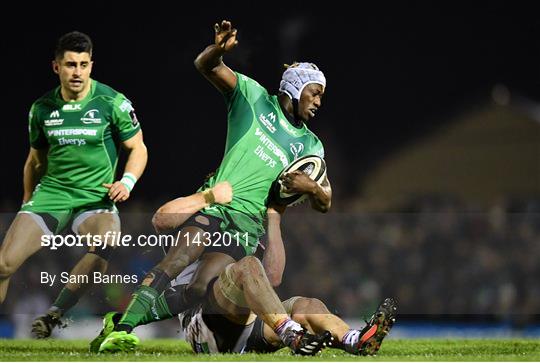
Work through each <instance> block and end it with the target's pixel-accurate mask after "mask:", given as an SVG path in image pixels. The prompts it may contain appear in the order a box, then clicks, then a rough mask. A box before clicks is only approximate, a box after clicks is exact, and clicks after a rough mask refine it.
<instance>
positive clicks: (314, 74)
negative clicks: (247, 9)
mask: <svg viewBox="0 0 540 363" xmlns="http://www.w3.org/2000/svg"><path fill="white" fill-rule="evenodd" d="M236 34H237V31H236V29H233V28H232V25H231V23H230V22H229V21H225V20H224V21H222V22H221V24H216V25H215V38H214V44H212V45H210V46H208V47H207V48H206V49H205V50H204V51H203V52H202V53H200V54H199V55H198V57H197V58H196V60H195V66H196V67H197V69H198V70H199V72H200V73H201V74H202V75H203V76H205V77H206V78H207V79H208V80H209V81H210V82H211V83H212V84H213V85H214V86H215V87H216V88H217V89H218V90H219V91H220V92H221V93H222V94H223V95H224V97H225V101H226V104H227V109H228V131H227V139H226V146H225V155H224V157H223V160H222V162H221V164H220V166H219V168H218V169H217V170H216V173H215V175H214V176H212V177H211V178H210V179H209V180H208V181H207V182H206V183H205V184H204V185H203V186H202V187H201V189H200V190H201V191H202V192H203V195H204V197H205V198H206V200H207V201H208V204H211V205H210V206H209V207H207V208H205V209H204V210H203V211H201V212H199V213H196V214H194V215H193V216H191V217H190V218H189V219H188V220H187V221H185V223H183V224H182V225H181V226H180V225H179V223H174V221H171V220H172V219H174V218H171V217H170V215H169V216H167V214H169V213H175V212H177V211H176V210H175V208H174V201H173V202H170V203H167V204H166V205H164V206H163V207H162V208H160V210H158V212H157V213H156V216H155V217H154V220H153V222H154V225H155V226H156V229H158V230H159V231H170V230H173V229H175V228H180V229H181V230H180V234H181V236H182V239H181V240H180V242H179V244H178V245H176V246H171V247H170V248H169V250H168V252H167V254H166V256H165V258H164V259H163V260H162V261H161V262H159V263H158V264H157V265H156V266H155V267H154V268H153V269H152V270H151V271H150V272H149V273H148V274H147V275H146V277H145V278H144V280H143V283H142V284H141V285H140V286H139V287H138V288H137V290H136V291H135V292H134V294H133V297H132V300H131V303H130V304H129V305H128V308H127V310H126V311H125V312H124V314H123V316H122V318H121V320H120V322H119V324H118V325H117V326H116V327H115V331H114V332H113V333H111V334H113V336H111V337H108V339H106V345H107V346H106V347H105V346H103V345H102V348H103V349H102V350H103V351H115V350H129V349H133V348H134V346H135V345H136V344H137V343H136V342H137V341H138V340H137V339H135V338H136V337H134V335H133V334H132V333H131V331H132V329H133V327H135V326H137V324H138V323H139V322H140V321H141V319H142V318H143V317H144V316H145V314H146V313H147V312H148V311H150V309H151V305H152V303H153V301H154V299H155V298H156V297H157V296H159V294H160V293H161V292H162V291H164V290H165V289H166V288H167V287H168V286H169V283H170V281H171V280H172V279H174V278H175V277H176V276H177V275H178V274H179V273H180V272H182V271H183V270H184V269H185V268H186V266H188V265H189V264H190V263H191V262H193V261H194V260H196V259H198V258H199V257H200V263H199V265H198V268H197V271H196V273H195V275H194V278H193V280H192V281H191V283H190V284H189V285H187V287H186V288H185V289H184V291H183V297H182V300H183V302H184V304H185V308H188V307H190V306H194V305H195V304H196V303H197V302H199V301H201V300H202V299H203V298H204V296H205V294H206V289H207V286H208V283H209V282H210V280H212V279H213V278H215V277H216V276H218V275H219V274H220V272H221V271H223V269H224V268H225V267H226V266H227V265H229V264H231V263H233V262H234V261H238V260H240V259H241V258H242V257H244V256H247V255H252V254H253V253H254V252H255V250H256V247H257V243H258V240H259V238H260V237H261V236H262V235H263V233H264V227H263V221H264V218H265V215H266V208H267V197H268V194H269V190H270V187H271V185H272V183H273V182H274V181H275V180H276V178H277V177H278V175H279V174H280V172H281V171H282V170H283V169H284V168H285V167H286V166H287V165H288V164H289V163H291V162H292V161H294V160H295V159H297V158H299V157H302V156H304V155H309V154H316V155H319V156H321V157H324V149H323V146H322V143H321V141H320V140H319V139H318V138H317V136H316V135H315V134H314V133H313V132H311V131H310V130H309V129H308V128H307V126H306V124H305V122H306V121H308V120H310V119H311V118H313V117H314V116H315V113H316V112H317V110H318V108H319V107H320V106H321V99H322V96H323V94H324V90H325V86H326V79H325V77H324V74H323V73H322V72H321V71H320V70H319V69H318V68H317V66H315V65H313V64H311V63H295V64H293V65H292V66H290V67H289V68H287V69H286V70H285V72H284V74H283V77H282V81H281V84H280V94H279V95H277V96H275V95H270V94H269V93H268V91H267V90H266V89H265V88H263V87H262V86H261V85H260V84H258V83H257V82H256V81H255V80H253V79H251V78H249V77H247V76H245V75H243V74H240V73H236V72H233V71H232V70H231V69H230V68H229V67H227V66H226V65H225V64H224V63H223V60H222V56H223V55H224V54H225V53H226V52H228V51H230V50H232V49H233V48H234V47H235V46H236V45H237V40H236ZM224 181H227V182H229V183H230V185H231V186H232V189H233V195H234V197H233V199H232V201H231V202H230V203H228V204H225V205H220V204H215V203H213V202H214V200H215V196H214V195H213V193H212V190H211V188H212V187H213V186H215V185H216V184H217V183H219V182H224ZM283 185H285V186H286V187H287V188H288V191H289V192H291V193H306V194H308V195H309V199H310V202H311V205H312V207H313V208H314V209H316V210H318V211H321V212H326V211H328V209H329V208H330V203H331V196H332V190H331V187H330V183H329V182H328V180H327V179H326V180H325V181H324V182H323V183H322V186H321V185H319V184H317V183H316V182H314V181H313V180H311V179H310V178H309V177H308V176H307V175H306V174H304V173H302V172H293V173H290V174H287V175H286V176H285V177H284V179H283ZM181 219H182V217H179V218H178V220H181ZM203 240H204V242H203ZM292 323H293V322H292V321H288V322H286V326H285V328H287V327H288V326H289V325H287V324H292ZM104 344H105V342H104Z"/></svg>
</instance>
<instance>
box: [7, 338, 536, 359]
mask: <svg viewBox="0 0 540 363" xmlns="http://www.w3.org/2000/svg"><path fill="white" fill-rule="evenodd" d="M0 360H2V361H267V362H268V361H540V340H534V339H466V340H465V339H459V340H458V339H452V340H445V339H413V340H387V341H385V342H384V344H383V346H382V347H381V350H380V351H379V354H378V355H377V356H376V357H357V356H353V355H350V354H347V353H344V352H343V351H341V350H336V349H325V350H323V351H322V352H321V353H319V354H318V355H317V356H315V357H301V356H293V355H291V354H290V353H289V351H288V350H287V349H282V350H280V351H279V352H276V353H273V354H242V355H238V354H217V355H195V354H193V353H192V352H191V348H190V347H189V345H188V344H187V343H186V342H185V341H182V340H173V339H156V340H147V341H143V342H142V344H141V346H140V349H139V350H138V351H137V352H135V353H131V354H91V353H89V352H88V341H82V340H40V341H37V340H0Z"/></svg>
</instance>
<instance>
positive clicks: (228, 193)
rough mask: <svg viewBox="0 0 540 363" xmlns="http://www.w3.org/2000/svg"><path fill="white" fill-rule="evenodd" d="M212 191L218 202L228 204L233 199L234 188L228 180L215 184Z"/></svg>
mask: <svg viewBox="0 0 540 363" xmlns="http://www.w3.org/2000/svg"><path fill="white" fill-rule="evenodd" d="M212 193H213V194H214V200H215V201H216V203H217V204H227V203H230V202H231V201H232V197H233V189H232V186H231V183H229V182H228V181H222V182H219V183H217V184H216V185H214V187H213V188H212Z"/></svg>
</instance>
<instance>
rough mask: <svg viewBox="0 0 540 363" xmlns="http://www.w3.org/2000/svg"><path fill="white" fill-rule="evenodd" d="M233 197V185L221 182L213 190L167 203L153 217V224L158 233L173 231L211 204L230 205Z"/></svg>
mask: <svg viewBox="0 0 540 363" xmlns="http://www.w3.org/2000/svg"><path fill="white" fill-rule="evenodd" d="M232 196H233V190H232V187H231V184H230V183H229V182H228V181H222V182H219V183H217V184H216V185H215V186H214V187H213V188H210V189H207V190H204V191H202V192H198V193H195V194H191V195H189V196H187V197H180V198H177V199H174V200H171V201H170V202H167V203H165V204H164V205H162V206H161V207H160V208H159V209H158V210H157V212H156V213H155V214H154V216H153V217H152V224H153V225H154V228H155V229H156V231H157V232H158V233H165V232H168V231H171V230H173V229H175V228H177V227H178V226H180V225H182V224H183V223H184V222H185V221H186V220H187V219H188V218H189V217H191V216H192V215H193V214H194V213H197V212H198V211H200V210H201V209H204V208H206V207H208V206H210V205H211V204H214V203H215V204H227V203H230V202H231V200H232Z"/></svg>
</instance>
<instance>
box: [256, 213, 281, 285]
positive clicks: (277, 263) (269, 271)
mask: <svg viewBox="0 0 540 363" xmlns="http://www.w3.org/2000/svg"><path fill="white" fill-rule="evenodd" d="M285 208H286V207H285V206H271V207H268V210H267V215H268V226H267V227H268V228H267V232H268V233H267V235H268V244H267V245H266V248H265V250H264V254H263V258H262V264H263V267H264V271H265V272H266V276H267V277H268V280H269V281H270V284H271V285H272V286H273V287H277V286H279V285H281V281H282V279H283V271H284V270H285V261H286V257H285V247H284V245H283V238H282V237H281V214H283V213H284V212H285Z"/></svg>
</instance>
